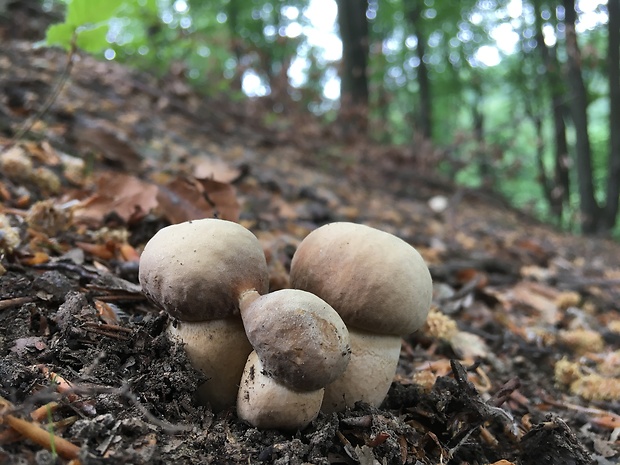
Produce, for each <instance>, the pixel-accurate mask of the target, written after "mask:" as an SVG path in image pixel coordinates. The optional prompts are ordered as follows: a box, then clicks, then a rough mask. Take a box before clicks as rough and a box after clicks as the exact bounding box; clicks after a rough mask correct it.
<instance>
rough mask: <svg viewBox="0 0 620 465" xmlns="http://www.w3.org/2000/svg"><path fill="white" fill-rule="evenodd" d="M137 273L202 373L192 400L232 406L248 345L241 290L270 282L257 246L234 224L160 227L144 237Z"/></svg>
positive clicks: (218, 222)
mask: <svg viewBox="0 0 620 465" xmlns="http://www.w3.org/2000/svg"><path fill="white" fill-rule="evenodd" d="M139 279H140V284H141V285H142V290H143V292H144V294H145V295H146V296H147V297H148V298H149V299H150V300H151V301H153V302H154V303H155V304H156V305H158V306H159V307H161V308H163V309H164V310H165V311H166V312H167V313H168V314H169V315H170V316H171V317H173V318H174V319H175V320H173V321H172V322H171V324H170V325H169V326H168V331H169V334H170V335H171V336H172V337H175V338H178V339H179V340H181V341H182V342H183V343H184V344H185V350H186V352H187V355H188V357H189V359H190V361H191V363H192V364H193V365H194V367H196V368H197V369H199V370H201V371H202V372H203V373H204V374H205V376H206V377H207V378H208V380H207V381H206V382H205V383H204V384H203V385H201V386H200V388H199V390H198V397H199V400H200V401H201V402H203V403H209V404H211V406H212V407H213V409H214V410H215V411H219V410H222V409H225V408H227V407H230V406H234V405H235V402H236V399H237V391H238V385H239V380H240V378H241V374H242V372H243V368H244V366H245V363H246V360H247V357H248V355H249V353H250V352H251V351H252V346H251V345H250V343H249V341H248V339H247V337H246V335H245V329H244V327H243V324H242V321H241V318H240V315H239V307H240V300H241V299H242V296H243V295H248V293H249V291H254V292H255V293H256V294H257V295H258V294H264V293H266V292H267V291H268V290H269V289H268V287H269V273H268V269H267V263H266V260H265V255H264V253H263V249H262V247H261V245H260V243H259V241H258V239H257V238H256V236H254V234H252V233H251V232H250V231H249V230H247V229H246V228H244V227H243V226H241V225H240V224H238V223H234V222H231V221H225V220H219V219H212V218H210V219H200V220H194V221H188V222H185V223H180V224H175V225H171V226H167V227H165V228H163V229H161V230H159V231H158V232H157V233H156V234H155V235H154V236H153V237H152V238H151V240H149V242H148V243H147V244H146V246H145V248H144V251H143V252H142V256H141V257H140V269H139Z"/></svg>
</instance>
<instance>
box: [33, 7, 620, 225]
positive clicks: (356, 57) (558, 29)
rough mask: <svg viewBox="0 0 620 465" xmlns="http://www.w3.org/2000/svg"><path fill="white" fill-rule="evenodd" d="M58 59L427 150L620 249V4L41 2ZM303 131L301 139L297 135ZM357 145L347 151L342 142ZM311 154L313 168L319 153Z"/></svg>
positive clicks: (439, 163)
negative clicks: (128, 68)
mask: <svg viewBox="0 0 620 465" xmlns="http://www.w3.org/2000/svg"><path fill="white" fill-rule="evenodd" d="M44 8H45V9H47V10H48V11H51V12H58V14H59V21H62V18H64V22H59V23H58V24H56V25H53V26H51V27H50V29H49V30H48V32H47V44H48V45H62V46H64V47H65V48H67V49H70V48H71V47H72V44H76V45H77V47H78V48H81V49H84V50H86V51H88V52H91V53H94V54H97V55H99V56H101V57H102V58H103V59H108V60H118V61H121V62H124V63H128V64H130V65H132V66H135V67H138V68H141V69H145V70H148V71H150V72H154V73H157V74H159V75H160V76H162V77H163V76H166V75H169V74H174V75H175V76H184V77H185V78H186V79H187V81H188V82H190V83H191V84H193V85H194V86H195V87H196V88H198V89H200V90H201V91H202V92H204V93H205V94H206V95H216V94H218V95H221V94H228V95H229V96H230V98H233V99H244V98H250V97H254V98H261V99H263V100H264V101H265V103H266V105H267V109H268V111H266V112H265V113H264V116H263V117H264V118H265V119H266V120H267V122H273V123H274V124H276V123H277V122H278V121H281V118H279V116H287V117H289V116H290V115H292V114H299V113H300V112H306V113H307V112H311V113H313V114H315V115H316V117H317V118H319V119H321V120H324V123H325V124H333V125H340V126H341V127H342V128H345V130H344V131H343V134H344V135H345V136H346V137H358V136H360V137H361V135H364V136H365V135H366V134H368V135H370V137H372V138H373V139H375V140H376V141H378V142H381V143H385V144H398V145H411V146H414V147H415V146H422V144H428V142H429V141H430V142H432V145H433V147H435V149H434V153H435V154H436V155H435V157H434V158H433V160H432V162H433V164H434V165H435V166H436V168H437V169H438V170H439V172H440V173H442V174H443V175H445V176H447V177H454V178H456V179H457V181H458V182H460V183H462V184H464V185H468V186H477V187H482V188H484V189H487V190H490V191H493V192H497V193H499V194H501V195H503V196H505V197H506V198H507V199H509V200H510V202H512V203H513V204H514V205H515V206H517V207H519V208H523V209H526V210H529V211H531V212H533V213H535V214H536V215H538V216H539V217H541V218H543V219H544V220H545V221H549V222H553V223H555V224H557V225H560V226H562V227H563V228H567V229H571V230H580V231H581V232H583V233H585V234H609V233H614V232H615V235H616V236H617V234H618V227H617V223H618V221H617V217H618V199H619V190H620V0H608V1H607V2H605V1H604V0H558V1H544V0H510V1H507V0H464V1H461V2H442V1H438V0H425V1H421V0H384V1H380V2H379V1H377V0H371V1H364V0H337V1H333V0H305V1H302V0H297V1H296V0H288V1H285V0H273V1H264V0H213V1H208V2H206V1H201V0H135V1H130V0H97V1H95V0H73V1H71V2H58V1H52V0H45V2H44ZM292 130H293V131H294V130H295V128H292ZM346 137H345V139H343V142H346ZM308 156H312V154H308Z"/></svg>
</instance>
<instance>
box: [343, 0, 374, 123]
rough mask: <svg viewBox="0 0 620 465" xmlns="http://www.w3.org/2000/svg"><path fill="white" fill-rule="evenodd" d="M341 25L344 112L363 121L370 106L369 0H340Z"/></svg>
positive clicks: (356, 119)
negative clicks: (367, 17)
mask: <svg viewBox="0 0 620 465" xmlns="http://www.w3.org/2000/svg"><path fill="white" fill-rule="evenodd" d="M337 3H338V26H339V28H340V38H341V40H342V69H341V71H340V89H341V90H340V116H341V118H343V119H344V120H345V121H347V120H349V121H351V120H352V121H353V122H358V123H360V124H362V127H361V128H359V129H362V130H363V129H364V127H365V119H366V116H365V114H366V110H367V107H368V75H367V67H368V20H367V19H366V10H367V9H368V1H367V0H337Z"/></svg>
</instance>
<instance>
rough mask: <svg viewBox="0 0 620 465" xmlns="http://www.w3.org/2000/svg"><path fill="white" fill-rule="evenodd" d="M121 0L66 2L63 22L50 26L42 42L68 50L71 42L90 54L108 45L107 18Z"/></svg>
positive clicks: (115, 10)
mask: <svg viewBox="0 0 620 465" xmlns="http://www.w3.org/2000/svg"><path fill="white" fill-rule="evenodd" d="M123 3H124V0H72V1H70V2H68V4H67V13H66V16H65V21H64V23H61V24H55V25H52V26H50V28H49V29H48V30H47V34H46V38H45V43H46V45H50V46H51V45H59V46H61V47H63V48H65V49H67V50H68V49H70V48H71V46H72V43H73V41H74V40H75V43H76V45H77V46H78V47H79V48H81V49H82V50H85V51H87V52H90V53H98V52H101V50H103V49H104V48H106V47H107V46H108V41H107V34H108V31H109V28H110V21H111V20H112V18H113V17H114V14H115V13H116V12H117V11H118V9H119V8H120V7H121V5H122V4H123Z"/></svg>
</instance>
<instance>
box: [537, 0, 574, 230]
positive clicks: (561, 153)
mask: <svg viewBox="0 0 620 465" xmlns="http://www.w3.org/2000/svg"><path fill="white" fill-rule="evenodd" d="M540 3H541V2H540V0H537V1H535V2H534V16H535V18H536V43H537V45H538V47H537V49H538V50H539V51H540V54H541V58H542V61H543V65H544V67H545V80H546V81H547V86H548V88H549V92H550V94H551V114H552V117H553V129H554V131H553V140H554V145H555V156H554V173H553V180H551V179H549V178H548V177H547V175H546V173H544V172H541V176H542V178H541V179H544V182H545V184H546V185H544V186H543V189H544V190H545V193H546V197H547V200H548V202H549V206H550V208H551V211H552V212H553V214H554V215H555V216H556V217H557V218H558V220H559V221H560V222H561V221H562V216H563V213H564V207H565V206H567V205H568V204H569V201H570V175H569V169H568V168H569V155H568V142H567V140H566V123H565V121H564V117H565V115H566V114H567V113H568V111H567V108H566V105H565V103H564V100H563V95H564V94H565V92H564V83H563V82H562V80H561V79H560V76H559V69H560V65H559V63H558V59H557V55H556V52H555V48H554V47H548V46H547V44H546V43H545V39H544V35H543V21H542V15H541V8H540ZM537 124H538V123H537ZM539 129H540V130H541V135H542V128H539ZM539 155H542V154H539ZM539 168H540V169H544V163H543V160H542V159H540V160H539Z"/></svg>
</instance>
